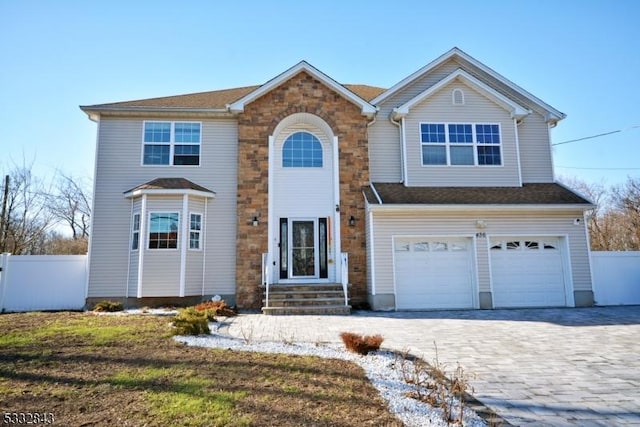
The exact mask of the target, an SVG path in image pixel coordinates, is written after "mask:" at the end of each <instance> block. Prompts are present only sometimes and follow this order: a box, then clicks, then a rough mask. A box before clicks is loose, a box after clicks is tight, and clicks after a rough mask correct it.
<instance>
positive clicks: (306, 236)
mask: <svg viewBox="0 0 640 427" xmlns="http://www.w3.org/2000/svg"><path fill="white" fill-rule="evenodd" d="M327 233H328V230H327V218H280V243H279V244H280V257H279V258H280V279H281V280H288V279H292V280H300V279H302V280H306V279H326V278H327V277H328V276H327V264H328V260H327V254H328V252H327V250H328V247H327V237H328V236H327Z"/></svg>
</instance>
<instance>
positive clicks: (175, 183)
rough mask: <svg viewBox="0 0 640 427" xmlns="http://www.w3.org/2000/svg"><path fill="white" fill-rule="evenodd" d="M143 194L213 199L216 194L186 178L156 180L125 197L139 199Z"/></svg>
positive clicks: (130, 191) (128, 192) (131, 191)
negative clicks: (186, 195) (184, 195)
mask: <svg viewBox="0 0 640 427" xmlns="http://www.w3.org/2000/svg"><path fill="white" fill-rule="evenodd" d="M143 194H155V195H160V194H162V195H171V194H178V195H182V194H191V195H194V196H201V197H207V198H212V197H215V194H216V193H215V192H213V191H211V190H209V189H208V188H205V187H203V186H201V185H198V184H196V183H193V182H191V181H189V180H188V179H186V178H156V179H154V180H151V181H149V182H146V183H144V184H140V185H138V186H137V187H134V188H132V189H130V190H127V191H125V192H124V196H125V197H137V196H141V195H143Z"/></svg>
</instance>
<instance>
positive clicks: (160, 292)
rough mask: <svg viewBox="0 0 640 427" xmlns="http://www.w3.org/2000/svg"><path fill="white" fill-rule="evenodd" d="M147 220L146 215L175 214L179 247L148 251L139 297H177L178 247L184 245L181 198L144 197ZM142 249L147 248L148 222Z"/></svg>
mask: <svg viewBox="0 0 640 427" xmlns="http://www.w3.org/2000/svg"><path fill="white" fill-rule="evenodd" d="M147 212H148V213H147V218H149V216H150V215H149V213H165V212H167V213H168V212H171V213H173V212H175V213H178V218H179V219H178V247H177V248H175V249H147V250H146V251H145V253H144V256H143V267H142V296H143V297H160V296H167V297H169V296H177V295H179V294H180V248H181V246H182V245H183V244H184V236H182V233H181V231H182V221H183V220H184V218H183V216H182V215H181V212H182V197H181V196H176V197H167V196H164V197H162V198H151V197H149V198H147ZM145 228H146V229H145V230H143V232H144V233H146V236H147V237H146V240H147V241H146V242H145V248H148V247H149V242H148V239H149V237H148V236H149V230H150V223H149V221H147V223H146V226H145Z"/></svg>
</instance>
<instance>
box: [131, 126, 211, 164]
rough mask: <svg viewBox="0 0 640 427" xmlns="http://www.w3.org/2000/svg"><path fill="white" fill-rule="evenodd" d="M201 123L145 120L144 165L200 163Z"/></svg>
mask: <svg viewBox="0 0 640 427" xmlns="http://www.w3.org/2000/svg"><path fill="white" fill-rule="evenodd" d="M200 134H201V124H200V123H193V122H144V136H143V144H144V148H143V154H142V164H143V165H195V166H197V165H199V164H200V141H201V137H200Z"/></svg>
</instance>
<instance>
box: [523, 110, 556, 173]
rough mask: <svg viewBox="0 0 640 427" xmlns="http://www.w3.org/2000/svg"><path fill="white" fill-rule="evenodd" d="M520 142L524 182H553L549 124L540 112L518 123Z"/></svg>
mask: <svg viewBox="0 0 640 427" xmlns="http://www.w3.org/2000/svg"><path fill="white" fill-rule="evenodd" d="M518 143H519V145H520V164H521V168H522V182H524V183H527V182H533V183H535V182H553V160H552V157H551V144H550V141H549V126H548V125H547V123H545V121H544V118H543V117H542V116H541V115H540V114H538V113H533V114H530V115H528V116H527V117H525V118H524V119H523V120H522V123H520V124H519V125H518Z"/></svg>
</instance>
